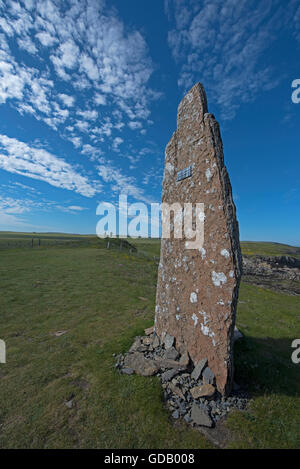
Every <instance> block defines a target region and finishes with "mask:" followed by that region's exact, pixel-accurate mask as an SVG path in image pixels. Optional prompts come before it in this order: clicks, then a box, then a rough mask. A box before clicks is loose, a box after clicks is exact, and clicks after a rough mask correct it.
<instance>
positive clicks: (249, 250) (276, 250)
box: [241, 241, 300, 259]
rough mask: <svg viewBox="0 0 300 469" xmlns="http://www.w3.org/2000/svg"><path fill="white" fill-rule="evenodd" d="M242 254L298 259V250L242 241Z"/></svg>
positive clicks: (281, 245)
mask: <svg viewBox="0 0 300 469" xmlns="http://www.w3.org/2000/svg"><path fill="white" fill-rule="evenodd" d="M241 246H242V253H243V254H245V255H248V256H251V255H253V256H254V255H256V256H257V255H258V256H291V257H296V258H298V259H300V248H299V247H295V246H289V245H288V244H280V243H271V242H265V241H260V242H258V241H242V242H241Z"/></svg>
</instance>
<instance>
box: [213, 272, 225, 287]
mask: <svg viewBox="0 0 300 469" xmlns="http://www.w3.org/2000/svg"><path fill="white" fill-rule="evenodd" d="M211 278H212V281H213V284H214V285H215V287H220V286H221V285H223V284H224V283H226V282H227V277H226V275H225V274H224V272H215V271H213V272H212V274H211Z"/></svg>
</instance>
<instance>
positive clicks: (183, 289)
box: [155, 83, 242, 394]
mask: <svg viewBox="0 0 300 469" xmlns="http://www.w3.org/2000/svg"><path fill="white" fill-rule="evenodd" d="M162 202H164V203H168V204H173V203H176V202H179V203H180V204H181V205H182V206H183V205H184V203H186V202H189V203H193V204H196V203H203V204H204V213H203V214H202V215H203V219H204V244H203V246H202V247H201V248H199V249H187V248H186V238H185V237H184V235H183V238H182V239H175V238H174V224H172V223H171V237H170V238H169V239H162V243H161V253H160V264H159V269H158V285H157V296H156V310H155V332H156V334H157V335H158V336H159V337H160V339H161V341H164V339H165V337H166V335H167V334H168V335H170V336H173V337H175V339H176V347H177V348H178V349H180V350H182V351H183V350H186V351H188V353H189V355H190V357H191V359H192V361H193V362H194V364H195V365H196V364H197V363H198V362H199V361H200V360H202V359H204V358H207V359H208V366H209V368H210V369H211V370H212V371H213V373H214V375H215V378H216V385H217V388H218V390H219V391H220V392H221V393H222V394H227V393H228V392H229V391H230V389H231V384H232V377H233V356H232V355H233V354H232V348H233V332H234V326H235V314H236V306H237V299H238V290H239V284H240V277H241V265H242V262H241V252H240V244H239V229H238V223H237V220H236V210H235V205H234V202H233V199H232V191H231V185H230V180H229V177H228V173H227V170H226V167H225V165H224V156H223V146H222V140H221V135H220V130H219V125H218V123H217V121H216V120H215V118H214V116H213V115H212V114H209V113H208V109H207V100H206V94H205V91H204V88H203V86H202V85H201V84H200V83H197V84H196V85H194V86H193V88H192V89H191V90H190V91H189V92H188V93H187V94H186V96H185V97H184V98H183V99H182V101H181V103H180V104H179V106H178V113H177V130H176V131H175V132H174V134H173V136H172V138H171V140H170V142H169V143H168V145H167V147H166V152H165V171H164V180H163V192H162ZM172 230H173V236H172ZM167 337H168V336H167Z"/></svg>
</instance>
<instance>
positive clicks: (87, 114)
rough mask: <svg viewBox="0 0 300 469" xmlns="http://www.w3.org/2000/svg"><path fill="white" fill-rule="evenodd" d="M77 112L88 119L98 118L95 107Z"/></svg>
mask: <svg viewBox="0 0 300 469" xmlns="http://www.w3.org/2000/svg"><path fill="white" fill-rule="evenodd" d="M77 114H78V115H79V116H81V117H83V119H87V120H96V119H97V117H98V112H97V111H96V110H95V109H93V110H92V111H91V110H86V111H77Z"/></svg>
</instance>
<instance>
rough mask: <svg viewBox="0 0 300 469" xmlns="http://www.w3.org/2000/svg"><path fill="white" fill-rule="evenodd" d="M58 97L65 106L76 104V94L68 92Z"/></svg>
mask: <svg viewBox="0 0 300 469" xmlns="http://www.w3.org/2000/svg"><path fill="white" fill-rule="evenodd" d="M58 97H59V99H60V100H61V101H62V102H63V103H64V105H65V106H67V107H72V106H74V102H75V98H74V96H69V95H68V94H64V93H60V94H59V95H58Z"/></svg>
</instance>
